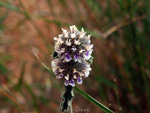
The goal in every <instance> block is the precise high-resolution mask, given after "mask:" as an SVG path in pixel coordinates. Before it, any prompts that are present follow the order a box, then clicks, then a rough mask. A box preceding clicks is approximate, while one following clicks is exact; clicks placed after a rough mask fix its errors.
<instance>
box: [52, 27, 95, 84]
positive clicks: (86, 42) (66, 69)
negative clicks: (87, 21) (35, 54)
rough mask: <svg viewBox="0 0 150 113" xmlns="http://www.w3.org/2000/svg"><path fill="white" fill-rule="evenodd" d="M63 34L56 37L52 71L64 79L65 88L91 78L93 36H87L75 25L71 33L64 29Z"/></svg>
mask: <svg viewBox="0 0 150 113" xmlns="http://www.w3.org/2000/svg"><path fill="white" fill-rule="evenodd" d="M62 31H63V34H60V35H58V38H57V37H54V40H55V51H54V53H53V61H52V70H53V72H54V73H55V75H56V78H58V79H60V78H61V79H64V80H65V82H64V84H65V86H68V85H71V86H72V87H74V86H75V81H77V84H82V82H83V80H82V79H83V77H84V78H86V77H88V76H89V73H90V71H91V67H90V64H91V61H92V59H93V57H92V56H91V54H92V51H93V44H91V40H90V37H91V35H86V32H84V29H83V28H82V30H81V31H78V29H77V28H76V26H75V25H73V26H70V31H67V30H65V29H62Z"/></svg>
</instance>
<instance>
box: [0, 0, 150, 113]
mask: <svg viewBox="0 0 150 113" xmlns="http://www.w3.org/2000/svg"><path fill="white" fill-rule="evenodd" d="M149 7H150V3H149V0H0V113H20V112H23V111H26V112H33V113H35V112H41V113H58V112H60V111H59V109H58V107H59V102H60V99H61V98H60V92H61V90H62V87H63V81H61V80H57V79H56V78H55V76H54V75H53V74H52V73H49V72H48V71H47V70H46V69H45V68H44V67H43V66H42V65H41V63H40V62H39V61H38V60H37V59H36V57H35V56H34V53H36V54H38V55H39V57H40V58H41V59H42V61H43V62H44V63H45V64H46V65H47V66H49V67H51V63H50V62H51V56H50V55H51V54H52V52H53V45H54V41H53V37H55V36H57V35H58V34H60V33H61V32H62V31H61V28H62V27H63V28H66V29H68V27H69V25H77V27H78V28H79V29H81V28H82V27H84V28H86V30H85V31H87V33H88V34H92V42H93V43H94V53H93V56H94V62H93V64H92V69H93V70H92V72H91V74H90V76H89V77H88V78H87V79H85V80H84V82H83V84H82V85H80V86H77V87H79V88H80V89H82V90H84V91H85V92H86V93H88V94H89V95H91V96H93V97H94V98H95V99H97V100H98V101H100V102H102V103H103V104H104V105H106V106H108V107H109V108H110V109H112V110H113V111H115V112H116V113H148V112H150V88H149V86H150V8H149ZM81 109H85V111H84V112H87V113H88V112H89V113H101V112H102V111H101V110H100V109H99V108H98V107H97V106H95V105H94V104H92V103H90V102H89V101H88V100H86V99H85V98H83V97H82V96H81V95H80V94H78V93H77V92H76V91H75V98H74V100H73V110H74V112H75V113H76V112H81V111H80V110H81Z"/></svg>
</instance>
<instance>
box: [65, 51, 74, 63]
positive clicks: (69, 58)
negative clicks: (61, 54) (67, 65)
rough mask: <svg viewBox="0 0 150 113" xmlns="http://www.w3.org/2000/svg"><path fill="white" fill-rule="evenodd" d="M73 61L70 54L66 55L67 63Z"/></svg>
mask: <svg viewBox="0 0 150 113" xmlns="http://www.w3.org/2000/svg"><path fill="white" fill-rule="evenodd" d="M71 59H72V58H71V56H70V55H69V54H68V53H65V60H66V62H69V61H70V60H71Z"/></svg>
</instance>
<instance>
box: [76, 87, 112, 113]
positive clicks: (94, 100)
mask: <svg viewBox="0 0 150 113" xmlns="http://www.w3.org/2000/svg"><path fill="white" fill-rule="evenodd" d="M74 89H75V90H76V91H78V92H79V93H80V94H81V95H82V96H84V97H85V98H86V99H87V100H89V101H90V102H92V103H94V104H95V105H96V106H98V107H99V108H100V109H101V110H103V111H104V112H106V113H114V112H113V111H111V110H110V109H109V108H107V107H106V106H104V105H103V104H102V103H100V102H98V101H97V100H96V99H94V98H93V97H91V96H90V95H88V94H87V93H85V92H84V91H82V90H80V89H79V88H77V87H74Z"/></svg>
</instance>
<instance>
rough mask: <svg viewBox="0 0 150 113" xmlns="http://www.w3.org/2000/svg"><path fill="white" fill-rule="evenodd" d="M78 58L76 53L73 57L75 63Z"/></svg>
mask: <svg viewBox="0 0 150 113" xmlns="http://www.w3.org/2000/svg"><path fill="white" fill-rule="evenodd" d="M78 57H79V54H78V53H77V54H76V55H75V56H74V60H75V62H76V61H77V60H78Z"/></svg>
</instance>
